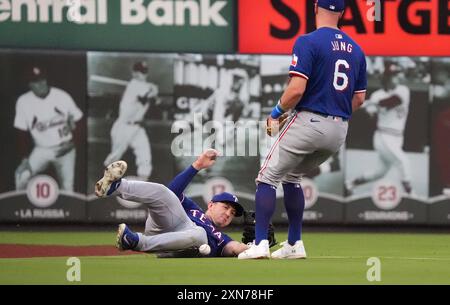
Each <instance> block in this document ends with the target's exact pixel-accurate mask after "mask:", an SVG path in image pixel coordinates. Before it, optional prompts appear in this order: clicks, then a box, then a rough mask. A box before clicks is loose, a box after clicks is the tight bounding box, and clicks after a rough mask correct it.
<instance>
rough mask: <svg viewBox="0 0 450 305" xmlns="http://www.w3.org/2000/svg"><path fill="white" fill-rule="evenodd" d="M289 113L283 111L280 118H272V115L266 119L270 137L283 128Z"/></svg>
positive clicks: (267, 131)
mask: <svg viewBox="0 0 450 305" xmlns="http://www.w3.org/2000/svg"><path fill="white" fill-rule="evenodd" d="M288 117H289V114H288V113H287V112H286V113H283V114H282V115H281V116H280V117H279V118H278V119H272V117H270V116H269V117H268V118H267V120H266V133H267V135H269V136H270V137H273V136H275V135H276V134H277V133H278V132H279V131H280V130H281V129H283V127H284V125H285V124H286V122H287V120H288Z"/></svg>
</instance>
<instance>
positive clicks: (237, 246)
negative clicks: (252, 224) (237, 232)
mask: <svg viewBox="0 0 450 305" xmlns="http://www.w3.org/2000/svg"><path fill="white" fill-rule="evenodd" d="M248 248H249V246H247V245H246V244H244V243H240V242H238V241H235V240H232V241H230V242H229V243H228V244H226V245H225V247H223V251H222V256H238V255H239V254H240V253H241V252H244V251H245V250H247V249H248Z"/></svg>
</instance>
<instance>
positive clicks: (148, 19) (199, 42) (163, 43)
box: [0, 0, 235, 52]
mask: <svg viewBox="0 0 450 305" xmlns="http://www.w3.org/2000/svg"><path fill="white" fill-rule="evenodd" d="M234 10H235V8H234V1H230V0H176V1H175V0H0V28H1V31H0V38H1V39H0V41H1V44H2V45H3V46H11V47H44V48H75V49H101V50H127V51H130V50H136V51H192V52H195V51H206V52H208V51H210V52H230V51H233V50H234V45H233V43H234V39H233V30H234V29H233V27H234V19H233V18H234V14H233V12H234ZM205 42H207V43H205Z"/></svg>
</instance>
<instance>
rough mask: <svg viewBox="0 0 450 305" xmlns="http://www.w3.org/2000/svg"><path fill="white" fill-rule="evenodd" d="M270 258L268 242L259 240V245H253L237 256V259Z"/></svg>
mask: <svg viewBox="0 0 450 305" xmlns="http://www.w3.org/2000/svg"><path fill="white" fill-rule="evenodd" d="M259 258H270V250H269V241H268V240H267V239H263V240H261V242H260V243H259V245H256V244H255V243H253V244H252V245H251V246H250V248H248V249H247V250H245V251H244V252H242V253H240V254H239V255H238V259H259Z"/></svg>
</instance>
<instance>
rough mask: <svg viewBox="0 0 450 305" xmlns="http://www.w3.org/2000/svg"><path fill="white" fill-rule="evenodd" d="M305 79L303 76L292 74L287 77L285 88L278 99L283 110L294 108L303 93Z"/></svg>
mask: <svg viewBox="0 0 450 305" xmlns="http://www.w3.org/2000/svg"><path fill="white" fill-rule="evenodd" d="M307 82H308V81H307V80H306V79H305V78H303V77H299V76H293V77H291V78H290V79H289V82H288V85H287V88H286V90H284V93H283V95H282V96H281V99H280V106H281V108H283V110H284V111H288V110H291V109H292V108H294V107H295V106H296V105H297V104H298V102H299V101H300V99H301V98H302V96H303V94H304V93H305V89H306V84H307Z"/></svg>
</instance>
